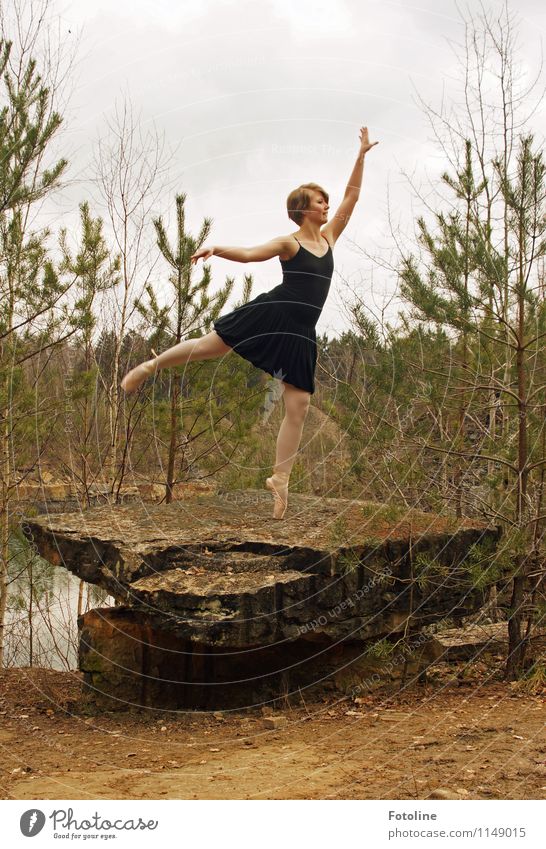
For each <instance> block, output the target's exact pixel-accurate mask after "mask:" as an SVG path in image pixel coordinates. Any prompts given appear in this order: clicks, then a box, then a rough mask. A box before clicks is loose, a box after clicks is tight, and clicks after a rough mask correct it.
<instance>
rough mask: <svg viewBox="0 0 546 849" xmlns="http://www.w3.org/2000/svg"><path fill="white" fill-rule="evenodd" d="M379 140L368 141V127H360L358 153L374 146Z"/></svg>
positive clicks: (365, 151)
mask: <svg viewBox="0 0 546 849" xmlns="http://www.w3.org/2000/svg"><path fill="white" fill-rule="evenodd" d="M376 144H379V142H370V140H369V138H368V128H367V127H361V128H360V153H367V152H368V151H369V150H370V149H371V148H372V147H375V145H376Z"/></svg>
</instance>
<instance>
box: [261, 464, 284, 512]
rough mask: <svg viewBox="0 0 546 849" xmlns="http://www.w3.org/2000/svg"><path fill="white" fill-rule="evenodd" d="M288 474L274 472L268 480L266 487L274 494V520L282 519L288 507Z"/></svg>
mask: <svg viewBox="0 0 546 849" xmlns="http://www.w3.org/2000/svg"><path fill="white" fill-rule="evenodd" d="M289 477H290V474H289V473H288V472H274V473H273V474H272V475H271V477H270V478H267V479H266V481H265V485H266V486H267V488H268V489H270V490H271V492H272V493H273V498H274V504H273V518H274V519H282V518H283V517H284V514H285V513H286V508H287V507H288V479H289Z"/></svg>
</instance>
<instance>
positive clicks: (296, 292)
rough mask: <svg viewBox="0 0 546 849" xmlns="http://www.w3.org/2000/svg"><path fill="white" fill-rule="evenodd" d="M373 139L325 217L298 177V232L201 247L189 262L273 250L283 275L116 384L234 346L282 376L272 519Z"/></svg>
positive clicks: (323, 206)
mask: <svg viewBox="0 0 546 849" xmlns="http://www.w3.org/2000/svg"><path fill="white" fill-rule="evenodd" d="M376 144H378V142H370V141H369V137H368V128H367V127H361V128H360V150H359V152H358V156H357V159H356V162H355V165H354V167H353V170H352V173H351V176H350V178H349V182H348V184H347V187H346V189H345V194H344V197H343V200H342V202H341V204H340V206H339V207H338V209H337V211H336V213H335V215H334V216H333V218H332V219H331V220H330V221H328V212H329V196H328V193H327V192H326V191H325V190H324V189H323V188H322V187H321V186H319V185H318V184H317V183H304V184H302V185H301V186H298V188H297V189H294V190H293V191H292V192H290V194H289V195H288V198H287V212H288V217H289V218H290V219H291V220H292V221H294V222H295V223H296V224H297V225H298V227H299V230H298V231H297V232H296V233H290V234H288V235H282V236H277V237H276V238H274V239H272V240H271V241H269V242H266V243H265V244H263V245H258V246H256V247H253V248H242V247H222V246H217V245H214V246H210V247H201V248H199V250H197V251H195V253H194V254H192V256H191V262H192V263H194V264H195V263H196V262H197V261H198V260H199V259H202V260H203V261H205V260H207V259H209V258H210V257H212V256H218V257H222V258H224V259H227V260H231V261H234V262H263V261H265V260H268V259H272V258H273V257H276V256H278V257H279V260H280V263H281V267H282V270H283V280H282V283H280V284H279V285H278V286H275V288H274V289H272V290H270V291H269V292H264V293H263V294H261V295H258V296H257V297H256V298H253V299H252V300H251V301H249V302H248V303H246V304H243V305H242V306H240V307H237V309H235V310H233V311H232V312H230V313H227V314H226V315H223V316H221V317H220V318H218V319H217V320H216V321H215V322H214V325H213V326H214V330H212V331H211V332H210V333H207V334H206V335H205V336H202V337H200V338H198V339H188V340H186V341H184V342H179V343H178V344H177V345H173V346H172V348H168V349H167V350H166V351H163V352H162V353H161V354H155V352H154V351H152V353H154V357H153V359H151V360H147V361H146V362H143V363H140V364H139V365H138V366H136V367H135V368H133V369H131V371H130V372H128V374H127V375H126V376H125V377H124V378H123V380H122V382H121V388H122V389H123V390H124V391H125V392H127V393H130V392H135V391H136V390H137V389H138V388H139V386H140V385H141V384H142V383H143V381H144V380H146V378H148V377H150V376H151V375H153V374H155V373H156V372H157V371H158V369H161V368H169V367H171V366H177V365H181V364H183V363H188V362H194V361H196V360H208V359H215V358H217V357H221V356H224V355H225V354H228V353H231V352H232V351H235V352H236V353H237V354H239V355H240V356H241V357H244V358H245V359H247V360H249V361H250V362H251V363H253V365H255V366H256V367H258V368H260V369H262V370H263V371H265V372H267V373H269V374H270V375H272V376H273V377H276V378H278V379H279V380H281V383H282V395H283V401H284V410H285V415H284V418H283V421H282V423H281V426H280V429H279V433H278V436H277V445H276V459H275V465H274V466H273V474H272V475H271V477H268V478H267V479H266V487H267V488H268V489H269V490H270V491H271V492H272V494H273V499H274V503H273V518H274V519H282V518H284V515H285V513H286V510H287V506H288V482H289V478H290V473H291V471H292V466H293V465H294V461H295V459H296V454H297V452H298V449H299V446H300V442H301V437H302V433H303V427H304V423H305V419H306V417H307V412H308V410H309V405H310V399H311V395H312V394H313V393H314V391H315V381H314V375H315V366H316V360H317V344H316V333H315V326H316V324H317V321H318V319H319V317H320V314H321V311H322V308H323V306H324V303H325V301H326V298H327V296H328V292H329V288H330V283H331V279H332V274H333V270H334V260H333V248H334V245H335V243H336V241H337V239H338V238H339V236H340V234H341V233H342V232H343V230H344V229H345V227H346V226H347V222H348V221H349V219H350V217H351V214H352V212H353V209H354V207H355V204H356V202H357V200H358V198H359V196H360V188H361V185H362V175H363V170H364V157H365V155H366V153H367V152H368V151H369V150H370V149H371V148H372V147H374V146H375V145H376Z"/></svg>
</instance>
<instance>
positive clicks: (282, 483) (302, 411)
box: [266, 381, 311, 519]
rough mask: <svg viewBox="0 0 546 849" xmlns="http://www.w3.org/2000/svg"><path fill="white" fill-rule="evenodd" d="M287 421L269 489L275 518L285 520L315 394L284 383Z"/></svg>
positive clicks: (278, 447)
mask: <svg viewBox="0 0 546 849" xmlns="http://www.w3.org/2000/svg"><path fill="white" fill-rule="evenodd" d="M283 384H284V392H283V398H284V409H285V414H284V419H283V420H282V423H281V426H280V428H279V434H278V436H277V456H276V461H275V466H274V468H273V475H272V476H271V477H270V478H267V480H266V486H267V488H268V489H270V490H271V491H272V492H273V497H274V505H273V518H274V519H282V518H283V516H284V514H285V513H286V508H287V506H288V480H289V478H290V472H291V471H292V466H293V465H294V462H295V459H296V455H297V453H298V448H299V447H300V442H301V437H302V433H303V426H304V424H305V419H306V417H307V413H308V411H309V405H310V401H311V393H310V392H305V390H303V389H298V387H297V386H293V385H292V384H290V383H284V381H283Z"/></svg>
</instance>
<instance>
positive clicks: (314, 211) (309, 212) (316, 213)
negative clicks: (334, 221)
mask: <svg viewBox="0 0 546 849" xmlns="http://www.w3.org/2000/svg"><path fill="white" fill-rule="evenodd" d="M310 194H311V199H310V201H309V206H308V207H307V209H306V210H304V214H305V217H306V218H307V219H308V220H309V221H312V222H313V223H315V224H319V225H320V224H324V223H325V222H326V221H328V209H329V208H330V207H329V204H328V201H327V200H326V199H325V198H324V197H323V196H322V195H321V194H320V192H311V193H310Z"/></svg>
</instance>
